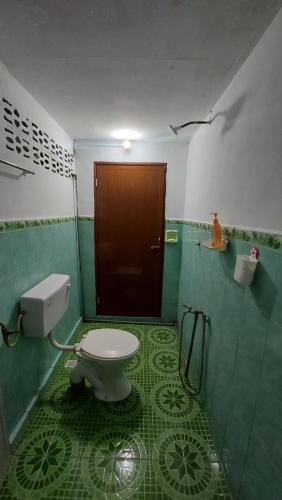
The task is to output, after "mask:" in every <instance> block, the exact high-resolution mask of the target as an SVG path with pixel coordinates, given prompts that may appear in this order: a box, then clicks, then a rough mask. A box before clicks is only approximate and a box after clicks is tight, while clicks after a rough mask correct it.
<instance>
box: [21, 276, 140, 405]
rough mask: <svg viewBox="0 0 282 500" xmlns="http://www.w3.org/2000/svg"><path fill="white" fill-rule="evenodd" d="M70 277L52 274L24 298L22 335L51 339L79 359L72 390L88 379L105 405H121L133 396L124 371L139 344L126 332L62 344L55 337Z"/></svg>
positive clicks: (108, 332) (93, 333)
mask: <svg viewBox="0 0 282 500" xmlns="http://www.w3.org/2000/svg"><path fill="white" fill-rule="evenodd" d="M69 289H70V277H69V276H67V275H63V274H51V275H50V276H48V278H46V279H45V280H43V281H41V282H40V283H39V284H38V285H36V286H35V287H33V288H32V289H31V290H29V291H28V292H26V293H25V294H24V295H23V296H22V297H21V312H24V316H23V331H24V334H25V335H26V336H27V337H36V338H42V337H46V336H47V335H48V338H49V340H50V342H51V344H52V345H53V346H54V347H56V348H57V349H59V350H62V351H73V352H75V353H76V354H77V356H78V357H79V358H80V360H79V362H78V363H77V365H76V366H75V367H74V368H73V369H72V371H71V376H70V378H71V384H72V386H75V385H76V384H77V386H79V385H81V384H83V383H84V380H85V379H87V380H88V381H89V382H90V383H91V384H92V385H93V386H94V394H95V396H96V398H97V399H100V400H102V401H121V400H122V399H125V398H127V396H128V395H129V394H130V392H131V386H130V383H129V381H128V380H127V378H126V376H125V374H124V370H125V368H126V367H127V366H128V365H129V363H130V362H131V360H132V358H133V357H134V356H135V354H136V353H137V351H138V350H139V340H138V339H137V337H135V335H133V334H132V333H129V332H126V331H124V330H116V329H109V328H101V329H97V330H91V331H89V332H88V333H87V334H86V335H84V336H83V338H82V340H81V342H79V343H78V344H75V345H62V344H59V343H58V342H57V341H56V340H55V339H54V337H53V335H52V330H53V328H54V327H55V326H56V325H57V323H58V322H59V321H60V319H61V318H62V316H63V314H64V312H65V311H66V309H67V307H68V303H69Z"/></svg>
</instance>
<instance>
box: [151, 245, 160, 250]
mask: <svg viewBox="0 0 282 500" xmlns="http://www.w3.org/2000/svg"><path fill="white" fill-rule="evenodd" d="M159 248H161V247H160V245H151V246H150V250H159Z"/></svg>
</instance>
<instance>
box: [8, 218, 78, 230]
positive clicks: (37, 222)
mask: <svg viewBox="0 0 282 500" xmlns="http://www.w3.org/2000/svg"><path fill="white" fill-rule="evenodd" d="M73 221H75V217H60V218H54V219H30V220H18V221H17V220H9V221H0V232H4V231H17V230H19V229H30V228H31V227H42V226H51V225H53V224H63V223H65V222H73Z"/></svg>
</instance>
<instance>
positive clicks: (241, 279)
mask: <svg viewBox="0 0 282 500" xmlns="http://www.w3.org/2000/svg"><path fill="white" fill-rule="evenodd" d="M257 263H258V260H257V259H256V257H253V256H251V255H237V260H236V266H235V271H234V280H235V281H237V282H238V283H240V285H244V286H249V285H250V284H251V283H252V281H253V279H254V273H255V270H256V267H257Z"/></svg>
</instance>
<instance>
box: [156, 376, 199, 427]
mask: <svg viewBox="0 0 282 500" xmlns="http://www.w3.org/2000/svg"><path fill="white" fill-rule="evenodd" d="M151 401H152V406H153V408H154V410H155V412H156V413H157V414H158V415H159V417H160V418H162V419H165V420H169V421H171V422H176V421H177V422H186V421H187V420H188V419H189V420H192V419H193V418H195V417H196V415H197V414H198V412H199V406H198V404H197V403H196V401H195V400H194V399H193V398H188V397H187V394H186V393H185V391H184V390H183V388H182V386H181V384H180V383H179V382H159V383H158V384H157V385H156V386H155V387H154V389H153V390H152V393H151Z"/></svg>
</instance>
